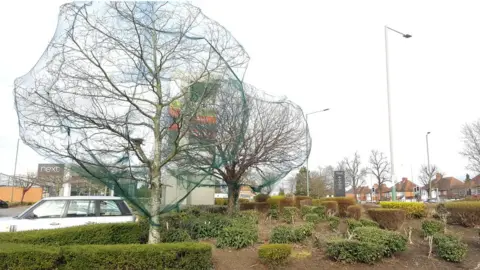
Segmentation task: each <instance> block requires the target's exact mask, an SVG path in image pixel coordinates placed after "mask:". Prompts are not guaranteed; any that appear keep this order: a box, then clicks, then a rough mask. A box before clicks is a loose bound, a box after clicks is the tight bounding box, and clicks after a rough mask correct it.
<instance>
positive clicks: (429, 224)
mask: <svg viewBox="0 0 480 270" xmlns="http://www.w3.org/2000/svg"><path fill="white" fill-rule="evenodd" d="M443 229H444V225H443V223H442V222H440V221H438V220H424V221H423V222H422V233H423V235H424V236H433V235H435V234H437V233H442V232H443Z"/></svg>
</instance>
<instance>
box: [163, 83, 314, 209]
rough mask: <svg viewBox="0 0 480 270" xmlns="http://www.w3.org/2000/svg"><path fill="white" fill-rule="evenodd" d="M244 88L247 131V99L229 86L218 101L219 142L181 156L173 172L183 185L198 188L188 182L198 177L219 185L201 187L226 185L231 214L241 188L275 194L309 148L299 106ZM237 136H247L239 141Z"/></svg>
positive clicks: (202, 134) (208, 132)
mask: <svg viewBox="0 0 480 270" xmlns="http://www.w3.org/2000/svg"><path fill="white" fill-rule="evenodd" d="M243 89H244V92H245V96H246V101H247V102H246V103H247V109H248V122H247V127H246V130H245V127H244V122H245V121H243V119H244V117H245V111H244V109H245V108H244V107H243V106H242V103H243V100H241V99H232V98H231V96H232V95H233V94H234V93H235V92H236V88H235V87H225V89H224V91H220V92H218V93H217V94H216V98H215V102H216V105H215V108H216V113H217V118H216V125H215V131H214V132H215V143H213V144H211V145H210V146H208V147H203V148H201V151H186V152H184V153H181V154H179V155H177V156H176V157H175V159H174V164H175V165H176V166H175V169H174V170H172V172H171V174H172V175H174V176H175V177H176V178H177V179H181V182H182V183H184V184H190V185H196V184H197V183H198V182H197V181H195V180H194V181H189V176H190V175H192V174H194V175H196V177H199V178H209V179H213V180H215V181H205V182H202V183H200V184H199V186H206V185H209V183H212V182H213V183H212V184H210V185H212V186H213V185H217V186H218V185H225V186H227V187H228V196H229V210H230V211H233V210H234V207H235V205H236V202H237V199H238V196H239V192H240V187H241V186H250V187H251V188H252V189H253V191H255V192H268V191H270V190H272V189H273V187H274V186H275V185H276V184H277V183H278V182H279V181H280V180H282V179H283V178H284V177H285V176H286V175H287V174H288V173H290V171H291V170H293V169H295V168H297V167H299V166H301V165H302V164H303V163H304V162H305V159H306V157H307V155H308V154H309V152H310V145H311V140H310V137H308V136H307V135H308V132H307V130H308V127H307V123H306V121H305V118H304V114H303V111H302V110H301V108H300V107H299V106H297V105H295V104H294V103H292V102H290V101H289V100H287V99H286V98H276V97H273V96H270V95H267V94H265V93H264V92H263V91H261V90H259V89H256V88H255V87H253V86H251V85H248V84H244V87H243ZM199 131H200V134H199V136H200V137H208V136H209V134H211V133H210V130H208V129H206V128H204V129H199ZM201 132H204V133H201ZM238 134H244V135H243V136H244V137H243V138H242V139H241V140H238V138H237V137H236V136H237V135H238ZM239 142H240V143H239ZM212 160H215V162H212ZM184 176H185V177H184Z"/></svg>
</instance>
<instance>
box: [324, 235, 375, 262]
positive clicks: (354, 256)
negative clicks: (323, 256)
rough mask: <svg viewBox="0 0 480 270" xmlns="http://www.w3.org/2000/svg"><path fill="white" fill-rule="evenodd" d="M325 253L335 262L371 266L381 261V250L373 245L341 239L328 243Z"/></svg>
mask: <svg viewBox="0 0 480 270" xmlns="http://www.w3.org/2000/svg"><path fill="white" fill-rule="evenodd" d="M326 253H327V256H328V257H330V258H332V259H334V260H336V261H341V262H345V263H354V262H362V263H368V264H373V263H375V262H376V261H379V260H381V259H382V257H383V248H382V247H381V246H380V245H376V244H373V243H368V242H361V241H357V240H345V239H343V240H334V241H328V242H327V251H326Z"/></svg>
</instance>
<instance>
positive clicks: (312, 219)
mask: <svg viewBox="0 0 480 270" xmlns="http://www.w3.org/2000/svg"><path fill="white" fill-rule="evenodd" d="M321 220H322V219H321V218H320V216H318V214H306V215H305V221H307V222H312V223H314V224H317V223H319V222H320V221H321Z"/></svg>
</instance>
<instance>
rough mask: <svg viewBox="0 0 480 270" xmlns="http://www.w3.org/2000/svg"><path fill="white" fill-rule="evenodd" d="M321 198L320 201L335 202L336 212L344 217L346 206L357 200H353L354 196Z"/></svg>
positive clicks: (353, 203)
mask: <svg viewBox="0 0 480 270" xmlns="http://www.w3.org/2000/svg"><path fill="white" fill-rule="evenodd" d="M321 200H322V201H334V202H337V204H338V214H339V215H340V217H346V216H347V208H348V207H349V206H350V205H355V204H357V202H356V201H355V199H354V198H349V197H330V198H323V199H321Z"/></svg>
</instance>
